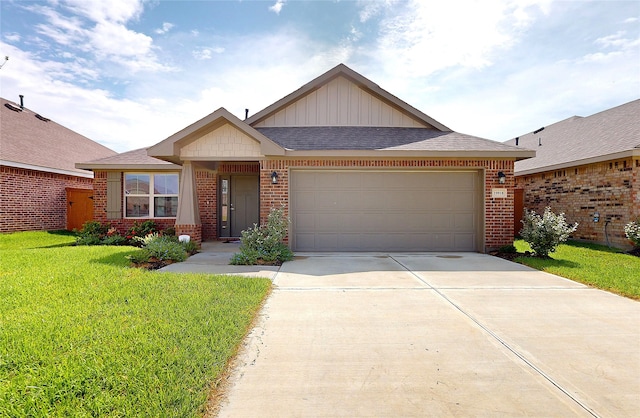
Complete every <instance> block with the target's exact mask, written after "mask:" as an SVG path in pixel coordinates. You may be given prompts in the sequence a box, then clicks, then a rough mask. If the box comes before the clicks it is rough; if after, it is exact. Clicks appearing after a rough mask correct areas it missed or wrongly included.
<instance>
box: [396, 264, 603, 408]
mask: <svg viewBox="0 0 640 418" xmlns="http://www.w3.org/2000/svg"><path fill="white" fill-rule="evenodd" d="M389 258H390V259H391V260H393V261H395V262H396V263H397V264H398V265H399V266H401V267H402V268H403V269H405V270H406V271H407V272H409V273H410V274H411V275H413V276H414V277H415V278H416V279H418V280H419V281H421V282H423V283H424V284H425V285H427V286H429V287H430V288H431V289H433V290H434V291H435V293H436V294H437V295H438V296H440V297H441V298H442V299H444V300H445V301H446V302H447V303H448V304H449V305H450V306H452V307H453V308H454V309H456V310H457V311H459V312H460V313H462V314H463V315H464V316H466V317H467V318H469V319H470V320H471V321H472V322H473V323H475V324H476V325H477V326H478V327H480V328H481V329H482V330H483V331H485V332H486V333H487V334H488V335H489V336H491V338H493V339H494V340H496V341H497V342H498V343H500V344H501V345H502V346H503V347H504V348H506V349H507V350H508V351H509V352H511V353H512V354H513V355H515V356H516V357H517V358H519V359H520V360H522V361H523V362H524V363H525V364H526V365H527V366H528V367H529V368H531V369H532V370H533V371H534V372H536V373H537V374H538V375H540V376H542V377H543V378H544V379H545V380H547V381H548V382H549V383H551V384H552V385H553V386H554V387H556V388H557V389H558V390H560V391H561V392H562V393H564V394H565V395H566V396H568V397H569V398H570V399H571V400H573V401H574V402H575V403H576V404H578V405H579V406H580V407H581V408H582V409H584V410H585V411H586V412H587V413H589V414H590V415H591V416H593V417H596V418H600V416H599V415H598V414H596V413H595V412H594V411H593V409H591V408H589V406H587V405H586V404H585V403H584V402H582V401H580V400H579V399H578V398H576V397H575V396H574V395H573V394H572V393H571V392H570V391H569V390H568V389H565V388H564V387H563V386H562V385H561V384H560V383H559V382H557V381H556V380H554V379H553V378H552V377H551V376H549V375H548V374H547V373H545V372H544V371H543V370H541V369H540V368H539V367H537V366H536V365H535V364H534V363H533V361H531V360H529V359H528V358H527V357H526V356H525V355H524V354H523V353H521V352H519V351H518V350H516V349H515V348H514V347H512V346H511V345H510V344H509V343H508V342H506V341H505V340H504V339H502V338H501V337H500V336H499V335H498V334H496V333H495V332H494V331H492V330H491V329H489V327H488V326H486V325H484V324H483V323H482V322H480V320H479V319H478V318H476V317H475V316H474V315H472V314H471V313H469V312H467V311H466V310H464V309H462V307H461V306H460V305H458V304H456V303H455V302H454V301H452V300H451V299H449V298H448V297H447V296H446V295H445V294H444V293H442V292H441V291H440V290H439V288H436V287H434V286H432V285H431V284H430V283H429V282H427V281H426V280H424V279H423V278H422V277H421V276H420V275H418V274H416V273H415V272H414V271H413V270H411V269H409V268H408V267H407V266H406V265H404V264H403V263H402V262H400V261H398V260H397V259H396V258H395V257H393V256H389ZM462 290H464V289H462ZM547 290H548V289H547ZM564 290H568V289H566V288H565V289H564ZM580 290H583V289H582V288H581V289H580Z"/></svg>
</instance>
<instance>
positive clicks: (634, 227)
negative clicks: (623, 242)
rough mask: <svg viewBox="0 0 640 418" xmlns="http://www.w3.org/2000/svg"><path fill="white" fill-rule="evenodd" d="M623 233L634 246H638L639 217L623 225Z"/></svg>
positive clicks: (639, 237) (639, 244) (639, 236)
mask: <svg viewBox="0 0 640 418" xmlns="http://www.w3.org/2000/svg"><path fill="white" fill-rule="evenodd" d="M624 234H625V235H626V236H627V238H628V239H629V241H631V242H633V245H634V246H635V247H636V248H640V219H638V220H636V221H631V222H629V223H628V224H626V225H625V226H624Z"/></svg>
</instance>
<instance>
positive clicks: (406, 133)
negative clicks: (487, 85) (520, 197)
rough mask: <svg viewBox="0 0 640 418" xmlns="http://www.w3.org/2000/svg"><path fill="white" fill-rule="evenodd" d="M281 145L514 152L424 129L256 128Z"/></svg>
mask: <svg viewBox="0 0 640 418" xmlns="http://www.w3.org/2000/svg"><path fill="white" fill-rule="evenodd" d="M256 129H257V130H258V131H259V132H260V133H262V134H263V135H265V136H266V137H268V138H270V139H271V140H273V141H274V142H275V143H277V144H278V145H280V146H282V147H284V148H286V149H289V150H296V151H311V150H404V151H514V150H517V148H516V147H514V146H510V145H506V144H504V143H501V142H496V141H491V140H488V139H483V138H478V137H475V136H471V135H465V134H461V133H457V132H451V131H449V132H442V131H439V130H436V129H424V128H382V127H361V126H339V127H332V126H330V127H326V126H314V127H281V128H256Z"/></svg>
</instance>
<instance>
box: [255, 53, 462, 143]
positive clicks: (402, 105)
mask: <svg viewBox="0 0 640 418" xmlns="http://www.w3.org/2000/svg"><path fill="white" fill-rule="evenodd" d="M340 76H342V77H344V78H346V79H347V80H349V81H351V82H352V83H354V84H355V85H357V86H358V87H360V88H361V89H363V90H365V91H367V92H368V93H369V94H371V95H373V96H375V97H377V98H379V99H380V100H382V101H384V102H386V103H388V104H390V105H391V106H393V107H395V108H397V109H400V110H401V111H402V112H403V113H405V114H406V115H408V116H409V117H411V118H412V119H415V120H416V121H419V122H420V123H422V124H424V125H428V126H430V127H433V128H435V129H437V130H439V131H442V132H452V130H451V129H449V128H448V127H446V126H445V125H443V124H441V123H440V122H438V121H436V120H435V119H433V118H431V117H430V116H428V115H426V114H425V113H423V112H422V111H420V110H418V109H416V108H415V107H413V106H411V105H410V104H408V103H406V102H405V101H403V100H401V99H399V98H398V97H396V96H395V95H393V94H391V93H389V92H388V91H386V90H384V89H383V88H381V87H380V86H379V85H378V84H376V83H374V82H373V81H371V80H369V79H368V78H366V77H364V76H363V75H361V74H360V73H358V72H356V71H354V70H353V69H351V68H349V67H348V66H346V65H345V64H343V63H340V64H338V65H336V66H335V67H333V68H331V69H330V70H328V71H326V72H325V73H323V74H321V75H320V76H318V77H316V78H314V79H313V80H311V81H309V82H308V83H306V84H304V85H303V86H302V87H300V88H299V89H297V90H295V91H294V92H292V93H290V94H288V95H286V96H285V97H283V98H282V99H280V100H278V101H277V102H275V103H273V104H272V105H270V106H267V107H266V108H264V109H263V110H261V111H259V112H258V113H255V114H254V115H252V116H251V117H249V118H247V119H246V121H245V122H246V123H248V124H249V125H252V126H256V125H257V124H258V123H260V122H261V121H263V120H265V119H266V118H268V117H269V116H271V115H273V114H275V113H276V112H278V111H280V110H282V109H284V108H285V107H287V106H289V105H291V104H292V103H294V102H296V101H297V100H299V99H301V98H303V97H305V96H307V95H309V94H311V93H313V92H314V91H316V90H318V89H320V88H321V87H322V86H324V85H326V84H328V83H329V82H331V81H332V80H334V79H335V78H337V77H340Z"/></svg>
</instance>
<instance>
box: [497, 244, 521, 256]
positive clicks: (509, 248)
mask: <svg viewBox="0 0 640 418" xmlns="http://www.w3.org/2000/svg"><path fill="white" fill-rule="evenodd" d="M498 252H499V253H507V254H515V253H517V252H518V250H517V249H516V246H515V245H513V244H509V245H503V246H502V247H500V248H498Z"/></svg>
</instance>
